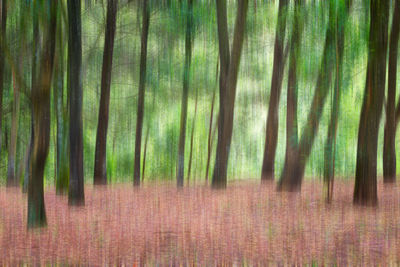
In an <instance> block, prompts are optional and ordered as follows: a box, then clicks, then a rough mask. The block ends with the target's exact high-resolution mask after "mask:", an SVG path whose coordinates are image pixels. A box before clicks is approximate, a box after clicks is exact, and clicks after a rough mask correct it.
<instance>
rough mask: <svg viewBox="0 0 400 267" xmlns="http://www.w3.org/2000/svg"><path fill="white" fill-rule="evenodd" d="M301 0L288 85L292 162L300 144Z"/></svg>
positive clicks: (287, 157) (289, 159)
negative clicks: (298, 123)
mask: <svg viewBox="0 0 400 267" xmlns="http://www.w3.org/2000/svg"><path fill="white" fill-rule="evenodd" d="M302 4H303V2H302V1H301V0H297V1H295V11H294V13H295V14H294V20H293V28H292V36H291V40H290V56H289V75H288V85H287V103H286V108H287V110H286V153H285V161H286V162H292V161H293V160H294V159H295V158H294V155H295V154H296V149H297V146H298V126H297V90H298V88H297V87H298V84H297V83H298V81H297V59H298V57H299V54H300V46H301V39H302V33H303V28H304V25H303V21H302V18H301V7H302Z"/></svg>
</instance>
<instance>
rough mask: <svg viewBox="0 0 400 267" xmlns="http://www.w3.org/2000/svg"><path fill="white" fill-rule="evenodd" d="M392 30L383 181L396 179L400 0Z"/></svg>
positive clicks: (396, 5)
mask: <svg viewBox="0 0 400 267" xmlns="http://www.w3.org/2000/svg"><path fill="white" fill-rule="evenodd" d="M394 2H395V4H394V11H393V20H392V31H391V34H390V41H389V63H388V64H389V67H388V72H389V73H388V95H387V101H386V103H387V104H386V123H385V134H384V139H383V140H384V141H383V181H384V182H385V183H393V182H395V181H396V148H395V141H396V140H395V139H396V115H395V112H396V111H395V106H396V78H397V49H398V43H399V31H400V14H399V13H400V2H399V1H394Z"/></svg>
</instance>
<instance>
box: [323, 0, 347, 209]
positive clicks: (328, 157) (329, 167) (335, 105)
mask: <svg viewBox="0 0 400 267" xmlns="http://www.w3.org/2000/svg"><path fill="white" fill-rule="evenodd" d="M342 1H344V5H343V6H344V7H343V8H344V10H341V7H342V5H340V7H339V11H338V15H337V22H336V78H335V84H334V93H333V101H332V109H331V119H330V122H329V127H328V136H327V139H326V143H325V150H324V187H325V188H326V202H327V203H330V202H331V201H332V195H333V182H334V176H335V152H336V134H337V125H338V120H339V112H340V95H341V94H340V92H341V81H342V66H343V50H344V31H345V28H344V26H345V23H346V21H345V20H346V18H347V14H348V12H349V9H350V6H351V4H352V0H342ZM340 4H342V3H340Z"/></svg>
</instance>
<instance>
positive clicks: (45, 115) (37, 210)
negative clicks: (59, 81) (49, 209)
mask: <svg viewBox="0 0 400 267" xmlns="http://www.w3.org/2000/svg"><path fill="white" fill-rule="evenodd" d="M46 3H47V5H49V7H48V8H49V10H50V14H49V15H48V17H46V18H43V17H42V18H41V19H43V20H44V22H45V23H43V24H42V25H44V26H46V27H47V31H46V32H44V33H43V34H44V37H45V41H44V47H43V50H42V51H43V53H42V56H41V58H40V65H39V73H38V74H39V77H38V79H37V80H36V83H35V84H34V85H33V86H32V109H33V125H34V133H35V135H34V140H33V149H32V164H31V167H30V168H31V173H32V175H31V176H30V181H29V185H28V227H29V228H31V227H41V226H45V225H46V211H45V207H44V194H43V173H44V167H45V163H46V158H47V155H48V152H49V142H50V87H51V77H52V71H53V60H54V50H55V39H56V37H55V35H56V24H57V0H54V1H49V2H46ZM44 14H46V13H44Z"/></svg>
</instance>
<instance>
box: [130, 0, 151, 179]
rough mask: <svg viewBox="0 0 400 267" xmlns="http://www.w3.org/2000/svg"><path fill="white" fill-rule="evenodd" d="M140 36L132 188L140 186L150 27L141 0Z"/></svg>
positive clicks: (147, 15) (147, 10)
mask: <svg viewBox="0 0 400 267" xmlns="http://www.w3.org/2000/svg"><path fill="white" fill-rule="evenodd" d="M142 19H143V21H142V36H141V48H140V77H139V98H138V105H137V119H136V138H135V162H134V171H133V172H134V173H133V184H134V186H139V185H140V154H141V148H142V130H143V117H144V94H145V89H146V88H145V87H146V71H147V66H146V65H147V39H148V36H149V25H150V8H149V5H148V0H143V15H142Z"/></svg>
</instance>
